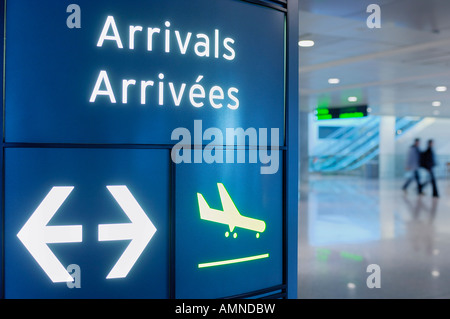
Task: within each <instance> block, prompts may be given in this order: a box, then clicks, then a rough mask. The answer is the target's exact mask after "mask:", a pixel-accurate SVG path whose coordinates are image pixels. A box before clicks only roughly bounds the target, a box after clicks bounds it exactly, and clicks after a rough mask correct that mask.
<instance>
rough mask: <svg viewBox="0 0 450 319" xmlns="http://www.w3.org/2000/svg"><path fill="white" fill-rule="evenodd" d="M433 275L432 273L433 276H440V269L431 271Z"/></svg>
mask: <svg viewBox="0 0 450 319" xmlns="http://www.w3.org/2000/svg"><path fill="white" fill-rule="evenodd" d="M431 275H432V276H433V277H439V275H440V273H439V271H438V270H433V271H432V272H431Z"/></svg>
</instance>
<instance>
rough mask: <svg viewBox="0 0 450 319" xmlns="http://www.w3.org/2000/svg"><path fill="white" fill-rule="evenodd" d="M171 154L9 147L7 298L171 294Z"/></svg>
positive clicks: (6, 225)
mask: <svg viewBox="0 0 450 319" xmlns="http://www.w3.org/2000/svg"><path fill="white" fill-rule="evenodd" d="M167 153H168V152H167V151H166V150H111V149H109V150H108V149H101V150H100V149H7V151H6V163H5V164H6V181H5V182H6V184H5V186H6V193H5V195H6V201H5V230H6V232H5V243H6V248H5V262H6V264H5V297H6V298H168V297H169V292H168V286H169V283H168V280H169V270H168V269H169V265H168V262H169V224H168V223H169V182H168V177H167V176H168V175H169V164H168V161H167V158H168V154H167ZM70 265H74V266H77V267H79V273H80V274H81V276H80V278H78V279H77V281H75V282H73V283H72V282H70V281H68V280H71V279H72V271H70V268H69V267H68V266H70ZM74 266H72V267H74ZM70 284H73V285H78V284H79V286H80V287H72V288H70V287H69V285H70Z"/></svg>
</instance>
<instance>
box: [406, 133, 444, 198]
mask: <svg viewBox="0 0 450 319" xmlns="http://www.w3.org/2000/svg"><path fill="white" fill-rule="evenodd" d="M419 146H420V139H418V138H416V139H415V140H414V144H413V145H411V147H410V148H409V150H408V157H407V161H406V170H407V171H409V172H411V175H409V177H408V178H407V179H406V181H405V183H404V184H403V187H402V189H403V191H405V192H406V190H407V189H408V186H409V185H410V184H411V182H412V181H413V180H416V184H417V193H418V194H423V189H424V187H425V186H426V185H428V184H429V183H431V186H432V190H433V197H439V192H438V188H437V183H436V178H435V176H434V172H433V167H434V166H436V159H435V155H434V150H433V140H428V142H427V149H426V150H425V151H424V152H421V151H420V149H419ZM421 167H422V168H424V169H425V170H426V171H427V173H428V180H427V181H426V182H425V183H421V181H420V174H419V169H420V168H421Z"/></svg>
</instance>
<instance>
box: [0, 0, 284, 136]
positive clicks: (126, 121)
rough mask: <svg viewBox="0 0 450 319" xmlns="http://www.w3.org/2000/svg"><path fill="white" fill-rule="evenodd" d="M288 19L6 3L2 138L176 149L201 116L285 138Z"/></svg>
mask: <svg viewBox="0 0 450 319" xmlns="http://www.w3.org/2000/svg"><path fill="white" fill-rule="evenodd" d="M187 12H189V14H186V13H187ZM284 19H285V15H284V13H283V12H280V11H276V10H273V9H270V8H266V7H263V6H256V5H254V4H249V3H244V2H239V1H234V0H220V1H210V0H191V1H185V0H171V1H143V0H139V1H110V0H96V1H88V0H79V1H77V2H76V5H75V4H69V3H68V2H67V1H55V0H43V1H27V0H14V1H10V2H8V5H7V12H6V30H7V31H6V69H5V70H6V71H5V72H6V73H5V76H6V87H5V90H6V91H5V92H6V94H5V98H6V100H5V115H6V123H5V125H6V126H5V136H6V141H7V142H13V143H18V142H19V143H96V144H98V143H107V144H113V143H115V144H124V143H131V144H173V143H175V142H174V141H173V140H172V139H171V133H172V131H173V130H174V129H175V128H177V127H185V128H187V129H192V128H193V123H194V120H196V119H199V120H203V122H204V126H205V127H217V128H219V129H221V130H223V131H225V128H229V127H243V128H245V129H246V128H249V127H255V128H262V127H264V128H271V127H276V128H279V129H280V132H281V133H283V132H284V129H283V128H284V76H285V73H284ZM256 57H257V58H256ZM283 141H284V135H283V134H281V135H280V137H279V142H280V144H281V143H282V142H283Z"/></svg>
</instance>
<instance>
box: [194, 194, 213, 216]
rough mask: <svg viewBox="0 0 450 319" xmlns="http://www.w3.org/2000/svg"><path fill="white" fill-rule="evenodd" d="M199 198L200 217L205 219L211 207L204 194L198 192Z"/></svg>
mask: <svg viewBox="0 0 450 319" xmlns="http://www.w3.org/2000/svg"><path fill="white" fill-rule="evenodd" d="M197 199H198V208H199V210H200V218H201V219H205V215H207V214H208V213H209V211H210V209H211V208H210V207H209V205H208V203H207V202H206V200H205V198H204V197H203V195H202V194H200V193H197Z"/></svg>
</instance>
